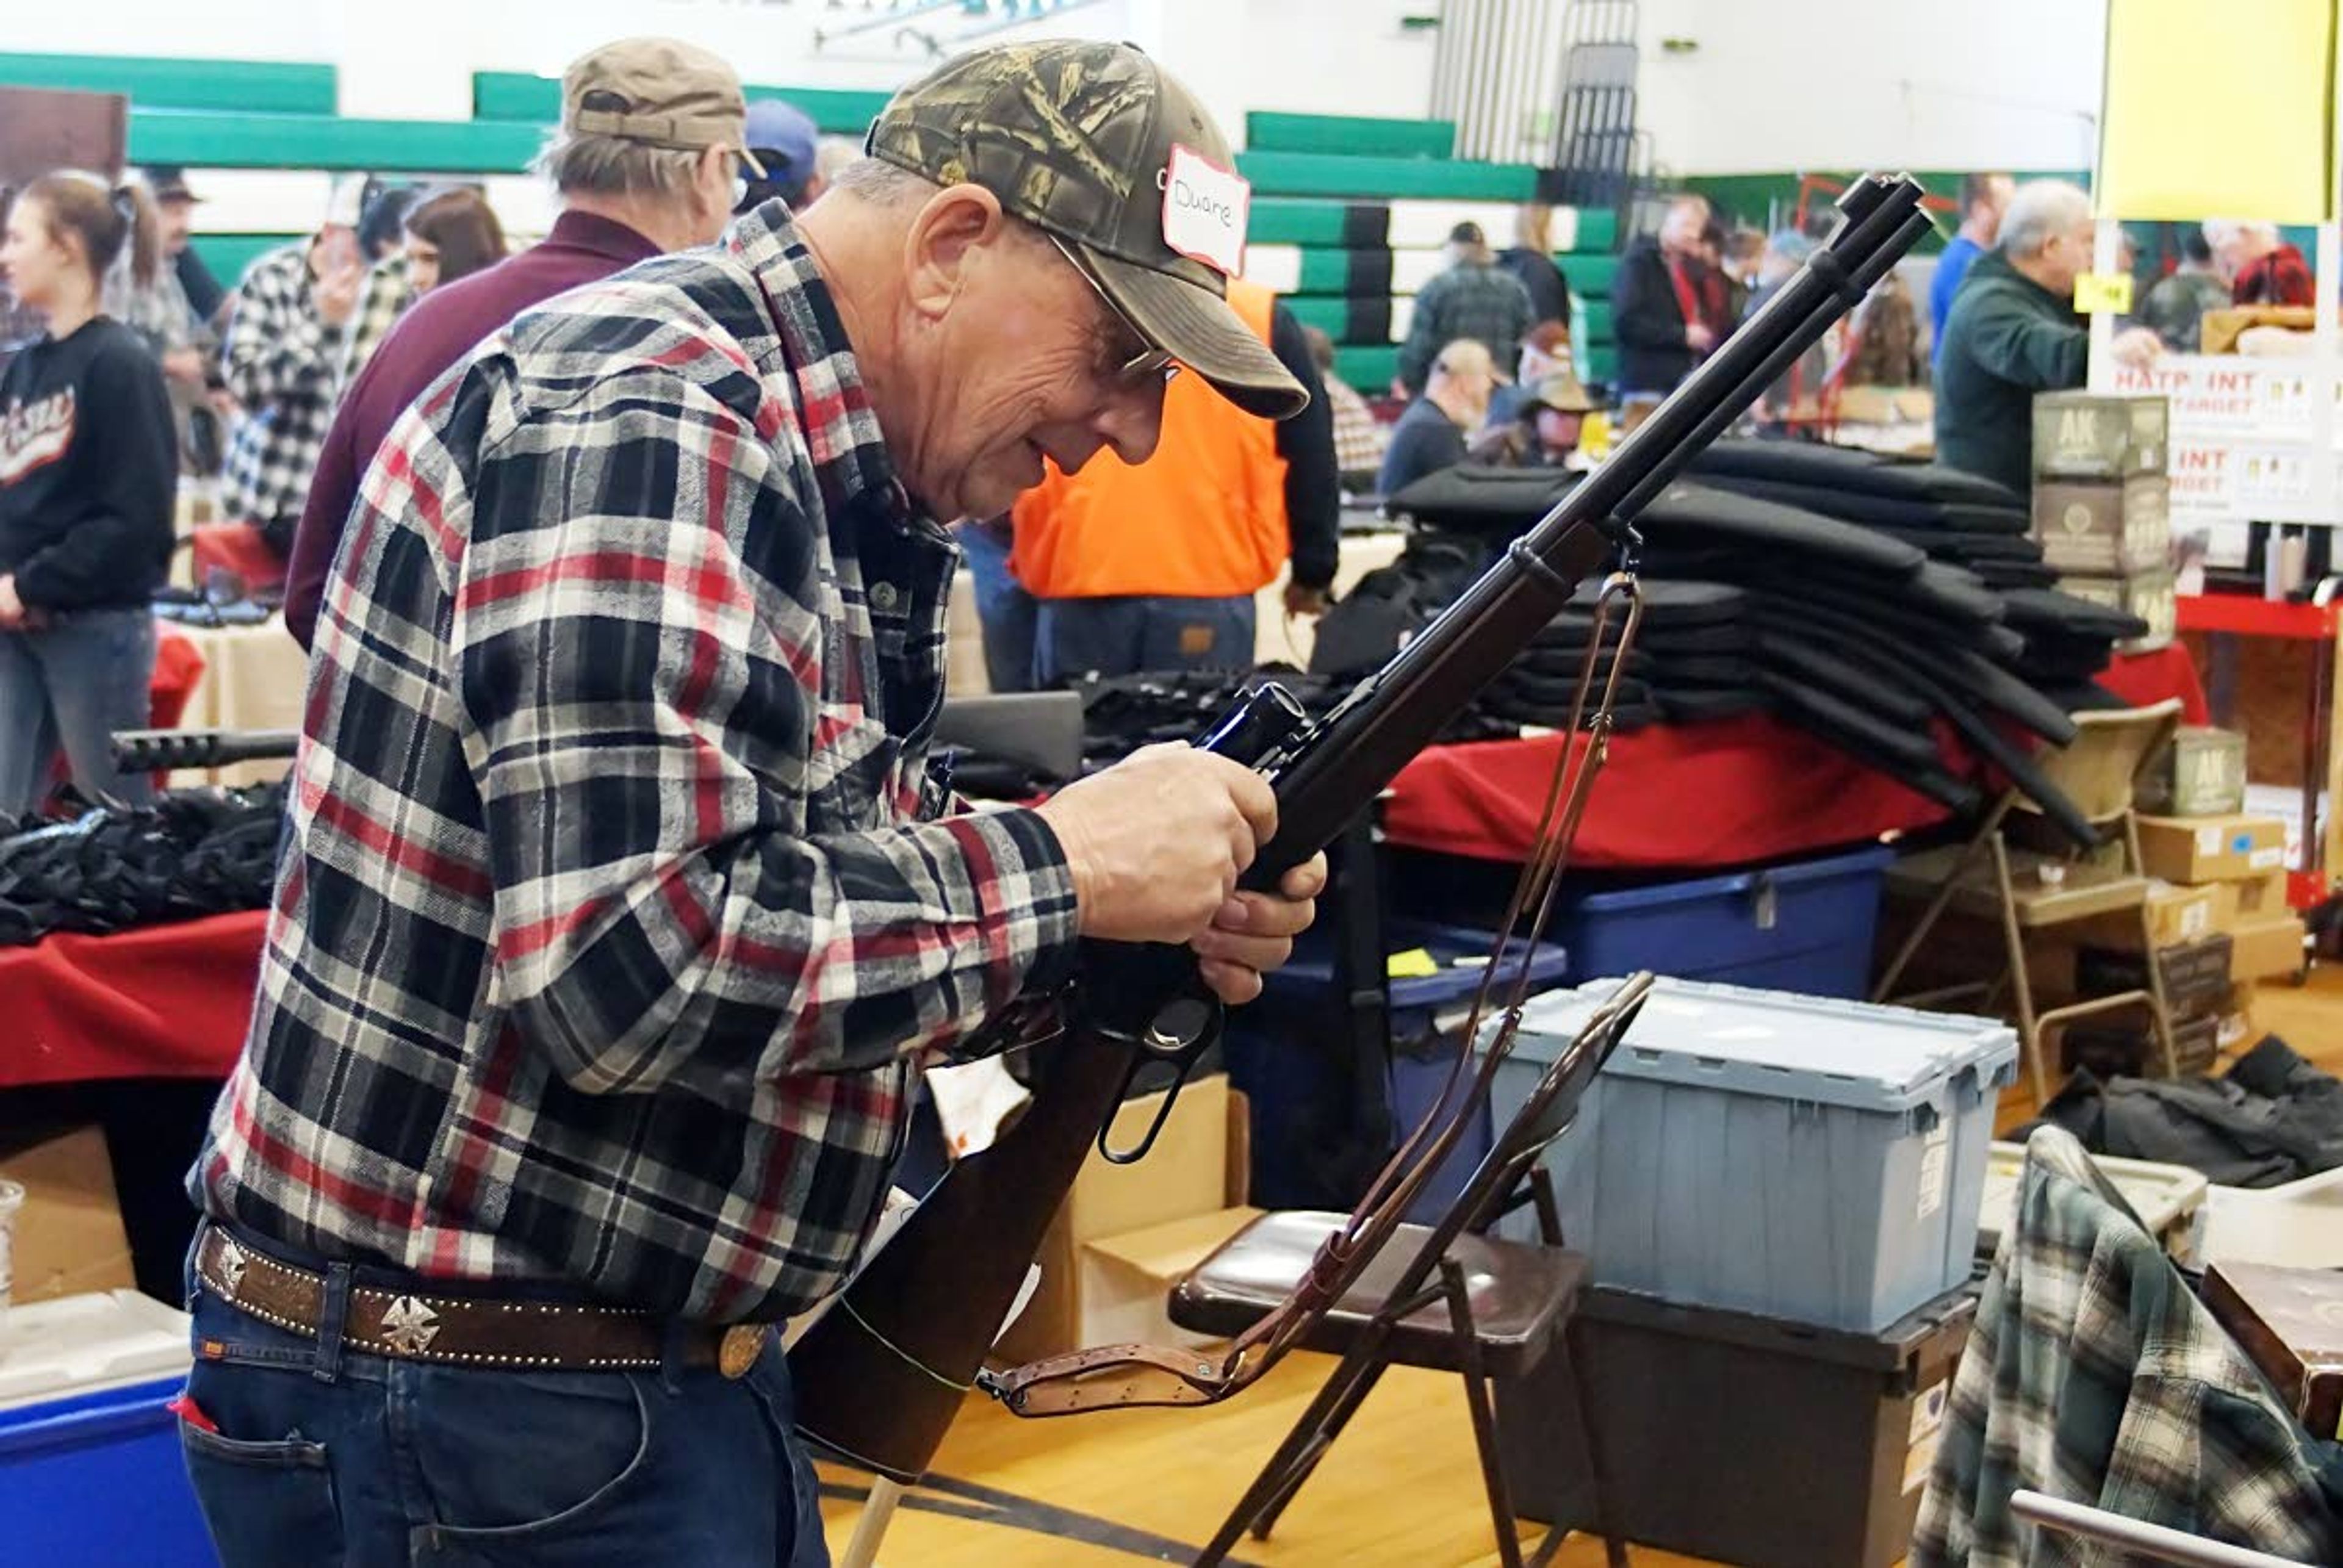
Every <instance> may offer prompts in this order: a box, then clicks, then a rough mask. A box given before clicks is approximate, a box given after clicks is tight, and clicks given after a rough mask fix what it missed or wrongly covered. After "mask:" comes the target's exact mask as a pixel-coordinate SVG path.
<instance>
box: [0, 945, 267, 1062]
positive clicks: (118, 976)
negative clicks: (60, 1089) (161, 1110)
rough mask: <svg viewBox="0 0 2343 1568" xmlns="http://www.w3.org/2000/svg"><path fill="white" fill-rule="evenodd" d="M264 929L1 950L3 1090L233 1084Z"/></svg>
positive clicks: (258, 967) (249, 1013)
mask: <svg viewBox="0 0 2343 1568" xmlns="http://www.w3.org/2000/svg"><path fill="white" fill-rule="evenodd" d="M267 920H268V917H267V915H266V913H264V912H262V911H260V910H253V911H251V912H249V913H244V914H234V915H213V916H210V917H208V918H207V919H205V920H186V921H183V922H181V923H179V924H177V925H169V926H149V927H147V928H146V929H144V930H136V931H124V932H122V933H121V934H119V935H117V936H110V937H85V936H71V935H65V936H54V937H49V938H46V939H45V940H42V941H39V942H36V943H35V944H34V945H33V946H31V947H29V948H6V949H0V1019H5V1020H7V1021H6V1022H5V1024H0V1088H11V1089H12V1088H16V1087H19V1086H21V1085H25V1084H32V1083H69V1082H73V1081H78V1080H84V1079H93V1078H226V1076H227V1073H228V1069H229V1068H231V1067H233V1066H234V1065H235V1064H236V1052H237V1051H238V1050H242V1049H243V1046H244V1034H245V1029H246V1025H247V1024H248V1023H249V1022H250V1021H251V1018H252V989H253V983H254V980H256V977H257V976H258V974H259V971H260V942H261V935H262V932H263V931H264V930H265V929H266V925H267Z"/></svg>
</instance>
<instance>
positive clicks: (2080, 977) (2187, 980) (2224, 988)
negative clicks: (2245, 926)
mask: <svg viewBox="0 0 2343 1568" xmlns="http://www.w3.org/2000/svg"><path fill="white" fill-rule="evenodd" d="M2229 949H2230V938H2229V937H2228V935H2227V933H2226V932H2217V933H2215V934H2214V935H2212V936H2208V937H2201V938H2199V939H2198V940H2196V941H2193V942H2186V943H2183V944H2181V945H2179V946H2177V947H2160V948H2158V949H2157V950H2156V955H2155V961H2156V967H2157V970H2158V971H2159V972H2160V973H2161V975H2162V978H2163V980H2164V1000H2165V1005H2166V1006H2167V1007H2169V1008H2170V1009H2171V1010H2172V1011H2173V1013H2174V1015H2175V1016H2176V1017H2177V1016H2178V1015H2179V1014H2182V1013H2187V1014H2190V1015H2191V1016H2194V1015H2196V1014H2198V1013H2208V1012H2211V1011H2213V1010H2216V1009H2217V1008H2218V1007H2219V1006H2220V1005H2221V1003H2223V1002H2224V1001H2226V1000H2228V995H2229V985H2230V975H2229V966H2230V951H2229ZM2147 962H2148V960H2147V958H2146V957H2145V956H2143V955H2142V954H2141V953H2140V952H2139V951H2138V950H2137V949H2135V950H2132V951H2130V952H2120V951H2117V950H2112V949H2108V948H2085V949H2083V950H2081V951H2080V952H2078V953H2077V954H2076V955H2075V983H2076V984H2077V986H2079V987H2081V988H2082V993H2083V994H2084V995H2085V996H2112V995H2114V994H2115V993H2116V992H2117V991H2126V990H2147Z"/></svg>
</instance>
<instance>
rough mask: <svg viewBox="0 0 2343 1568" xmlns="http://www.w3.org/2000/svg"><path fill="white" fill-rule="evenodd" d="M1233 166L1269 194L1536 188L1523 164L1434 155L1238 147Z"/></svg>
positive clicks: (1434, 196)
mask: <svg viewBox="0 0 2343 1568" xmlns="http://www.w3.org/2000/svg"><path fill="white" fill-rule="evenodd" d="M1237 172H1238V173H1239V174H1242V176H1244V177H1245V178H1247V179H1249V180H1251V181H1252V183H1253V185H1254V186H1255V188H1257V189H1259V190H1261V191H1262V192H1265V193H1268V194H1271V195H1274V196H1369V197H1373V198H1375V199H1377V200H1381V201H1527V200H1529V199H1530V198H1531V197H1532V196H1535V195H1536V194H1537V170H1536V169H1534V168H1533V167H1531V166H1529V165H1528V164H1475V163H1464V162H1461V161H1457V160H1447V159H1439V158H1392V157H1356V156H1350V155H1347V154H1342V153H1281V152H1242V153H1239V154H1238V155H1237Z"/></svg>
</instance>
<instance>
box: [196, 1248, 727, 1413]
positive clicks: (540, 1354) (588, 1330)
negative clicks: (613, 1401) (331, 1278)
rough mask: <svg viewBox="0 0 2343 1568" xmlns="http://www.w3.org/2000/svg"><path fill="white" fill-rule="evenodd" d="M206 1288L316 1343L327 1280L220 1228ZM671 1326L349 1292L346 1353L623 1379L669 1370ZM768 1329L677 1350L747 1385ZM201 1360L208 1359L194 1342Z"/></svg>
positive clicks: (699, 1335)
mask: <svg viewBox="0 0 2343 1568" xmlns="http://www.w3.org/2000/svg"><path fill="white" fill-rule="evenodd" d="M196 1277H197V1278H198V1279H199V1280H201V1281H202V1282H203V1284H204V1288H205V1289H206V1290H208V1291H210V1292H213V1293H214V1294H216V1295H217V1296H218V1297H219V1298H220V1299H221V1300H222V1301H224V1302H227V1303H228V1304H229V1305H231V1306H233V1307H235V1308H236V1310H237V1311H239V1312H246V1313H249V1314H250V1315H251V1316H253V1317H256V1318H258V1319H259V1320H260V1321H261V1322H265V1323H270V1324H273V1325H275V1326H276V1327H277V1328H280V1329H284V1330H286V1331H287V1332H291V1333H297V1334H306V1335H307V1336H309V1337H310V1338H312V1339H314V1338H316V1337H317V1324H318V1320H319V1318H320V1317H321V1316H322V1315H323V1312H324V1308H325V1301H326V1279H325V1276H324V1275H322V1274H319V1273H317V1272H316V1271H312V1270H308V1269H303V1268H298V1267H297V1266H295V1265H294V1264H291V1263H287V1262H285V1261H281V1260H279V1259H276V1258H272V1257H270V1256H269V1255H268V1254H267V1253H266V1252H263V1251H260V1250H259V1249H258V1248H256V1247H255V1246H253V1245H252V1243H250V1242H249V1241H240V1240H238V1239H237V1238H236V1237H235V1236H232V1235H230V1234H228V1232H226V1231H223V1230H221V1229H220V1228H219V1227H218V1226H216V1225H206V1227H205V1228H204V1237H203V1241H202V1243H201V1245H200V1246H198V1247H197V1249H196ZM771 1332H772V1329H771V1328H770V1326H769V1325H767V1324H763V1323H737V1324H734V1325H732V1326H731V1327H729V1328H727V1327H723V1326H720V1325H718V1324H713V1323H708V1324H691V1325H688V1326H687V1327H685V1328H684V1329H683V1331H682V1335H681V1340H682V1342H681V1343H680V1345H679V1347H678V1349H679V1353H680V1356H681V1359H682V1362H683V1364H684V1365H686V1366H691V1367H710V1366H712V1367H716V1368H718V1369H719V1370H720V1371H721V1372H723V1373H724V1375H725V1376H727V1377H731V1378H738V1377H741V1376H743V1375H745V1374H746V1373H747V1372H748V1371H749V1368H750V1367H751V1366H753V1365H755V1364H756V1361H757V1357H758V1354H759V1352H761V1351H762V1350H763V1349H764V1346H765V1342H766V1339H767V1338H768V1337H769V1335H770V1334H771ZM668 1335H669V1325H668V1322H667V1321H666V1320H664V1319H661V1318H658V1317H654V1316H652V1315H651V1314H650V1313H649V1312H629V1311H628V1310H627V1309H625V1308H623V1307H600V1306H588V1305H574V1304H570V1303H566V1302H530V1301H505V1300H493V1299H486V1298H482V1297H477V1296H441V1295H426V1294H423V1293H421V1292H400V1291H386V1290H380V1289H377V1288H374V1287H371V1286H367V1285H353V1286H352V1287H351V1290H350V1292H349V1303H348V1307H347V1311H345V1312H343V1314H342V1343H343V1345H344V1346H345V1347H346V1348H347V1349H349V1350H353V1351H357V1352H363V1353H365V1354H367V1355H377V1356H388V1357H391V1358H393V1359H394V1360H399V1361H415V1362H441V1363H444V1364H446V1365H449V1366H468V1367H503V1368H508V1369H511V1370H515V1371H518V1370H522V1369H535V1370H539V1371H551V1372H627V1371H634V1370H649V1369H653V1368H657V1367H659V1366H661V1365H663V1364H665V1358H664V1354H663V1352H664V1351H665V1348H666V1345H667V1342H668ZM206 1353H211V1352H210V1350H209V1347H208V1346H206V1345H205V1344H203V1343H201V1342H198V1343H197V1345H196V1354H198V1355H204V1354H206Z"/></svg>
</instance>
